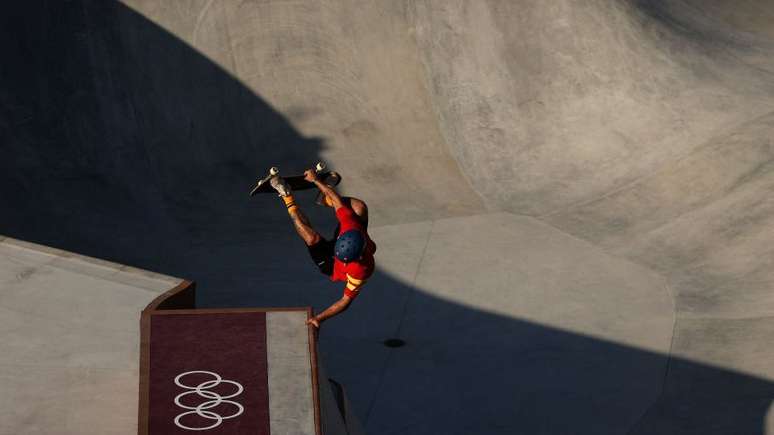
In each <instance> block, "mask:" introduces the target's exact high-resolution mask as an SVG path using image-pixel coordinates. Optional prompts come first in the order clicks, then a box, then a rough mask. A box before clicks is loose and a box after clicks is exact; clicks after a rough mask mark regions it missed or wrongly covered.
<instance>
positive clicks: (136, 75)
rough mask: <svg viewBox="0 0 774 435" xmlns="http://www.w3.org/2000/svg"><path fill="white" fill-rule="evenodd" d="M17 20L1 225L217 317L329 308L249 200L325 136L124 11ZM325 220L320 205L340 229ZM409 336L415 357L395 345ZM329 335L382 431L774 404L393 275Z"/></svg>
mask: <svg viewBox="0 0 774 435" xmlns="http://www.w3.org/2000/svg"><path fill="white" fill-rule="evenodd" d="M0 20H2V21H1V23H2V26H0V27H1V28H2V29H3V35H2V38H0V47H2V52H3V53H4V61H3V65H2V67H0V74H1V75H0V110H2V116H0V144H2V158H1V159H0V198H2V213H1V214H0V233H2V234H4V235H7V236H11V237H15V238H20V239H24V240H29V241H33V242H37V243H42V244H46V245H52V246H55V247H58V248H63V249H67V250H71V251H75V252H78V253H82V254H86V255H90V256H95V257H99V258H105V259H108V260H112V261H117V262H120V263H125V264H129V265H133V266H138V267H142V268H147V269H151V270H154V271H158V272H162V273H166V274H171V275H176V276H181V277H185V278H189V279H193V280H196V281H197V282H198V283H199V291H200V295H201V298H202V303H203V304H204V305H206V306H212V307H215V306H220V307H222V306H286V305H313V306H314V307H315V308H316V309H320V308H323V307H324V306H326V305H327V304H328V303H330V302H331V301H332V300H333V299H334V298H336V297H337V296H338V294H339V291H340V289H339V286H338V285H331V284H330V283H328V282H326V281H325V279H324V278H323V277H321V276H320V275H318V274H317V273H316V272H315V268H314V266H313V264H312V263H311V262H310V261H309V260H308V258H307V254H306V252H305V249H304V247H303V243H302V242H301V241H300V240H298V239H297V238H296V237H295V236H294V234H293V230H292V227H291V226H290V224H289V223H288V221H287V217H286V216H285V211H284V209H283V208H282V207H281V205H280V204H279V203H278V202H277V200H276V198H273V197H272V196H270V195H268V196H264V197H258V198H254V199H252V200H250V199H249V198H248V197H247V192H248V191H249V189H250V187H251V183H252V182H253V181H254V179H255V178H256V176H257V175H258V174H257V172H258V171H259V170H262V169H263V168H267V167H268V166H271V165H278V166H281V167H286V168H288V169H291V170H295V169H301V167H302V166H304V165H307V164H309V163H313V162H314V161H315V160H316V159H318V157H319V156H320V153H321V151H323V149H324V141H323V140H322V139H320V138H309V137H304V136H303V135H301V134H300V133H299V132H298V131H296V130H295V129H294V128H293V126H292V125H291V124H290V122H288V120H287V119H286V118H285V117H284V116H283V115H282V114H280V113H277V112H276V111H275V110H274V109H273V108H272V107H271V105H270V104H269V103H268V102H266V101H264V100H263V99H261V97H259V96H257V95H255V94H253V93H252V92H251V91H250V90H249V89H247V88H245V87H244V86H243V85H242V84H240V82H239V81H238V80H237V79H235V78H234V77H233V76H232V75H230V74H228V73H227V72H226V71H224V70H222V69H221V68H220V67H218V66H217V65H215V64H213V63H212V62H210V61H209V60H208V59H206V58H205V57H203V56H202V55H200V54H199V53H197V52H196V51H194V50H192V49H191V48H190V47H189V46H187V45H186V44H185V43H183V42H182V41H180V40H179V39H177V38H176V37H175V36H173V35H171V34H170V33H168V32H166V31H165V30H163V29H161V28H159V27H158V26H156V25H155V24H153V23H151V22H150V21H148V20H147V19H145V18H143V17H142V16H140V15H138V14H136V13H135V12H133V11H132V10H130V9H128V8H127V7H125V6H123V5H121V4H120V3H118V2H88V1H85V2H23V3H18V4H16V5H14V6H13V7H6V8H5V10H4V14H3V15H2V18H0ZM345 182H346V180H345ZM299 196H300V197H301V200H302V202H304V203H309V204H311V196H312V194H311V193H309V194H307V193H303V194H301V195H299ZM367 199H368V198H366V200H367ZM307 201H308V202H307ZM322 212H323V211H322V210H320V211H317V210H310V214H312V219H313V221H315V222H318V223H320V224H321V225H322V226H323V227H324V230H323V231H324V232H325V233H326V234H327V233H329V232H330V230H331V229H332V228H333V224H334V222H333V220H332V217H331V216H330V215H328V214H323V213H322ZM377 243H378V240H377ZM404 307H408V309H406V310H405V311H404V310H403V308H404ZM394 336H398V337H400V338H402V339H404V340H406V342H407V343H408V344H407V346H406V347H403V348H399V349H388V348H386V347H384V346H383V345H382V343H381V342H382V340H384V339H386V338H390V337H394ZM321 339H322V341H321V343H322V344H321V345H322V349H321V350H322V354H323V357H324V361H326V364H327V366H328V371H329V372H330V374H331V375H332V376H333V377H334V378H336V379H338V380H339V381H341V382H342V383H343V384H344V385H345V386H346V387H347V390H348V394H349V395H350V399H351V401H352V403H353V405H354V407H355V410H356V412H357V413H358V416H359V417H360V418H361V420H362V421H363V422H364V425H365V426H366V428H367V431H368V432H369V433H371V434H388V433H389V434H392V433H402V434H403V433H408V434H438V433H443V434H470V433H487V434H512V433H529V434H569V433H572V434H608V433H610V434H613V433H618V434H620V433H630V434H705V435H707V434H731V433H736V434H750V435H755V434H764V433H765V432H766V428H765V418H766V414H767V411H768V408H769V406H770V403H771V400H772V398H773V397H774V383H772V382H771V381H769V380H766V379H761V378H756V377H752V376H747V375H744V374H741V373H736V372H732V371H728V370H723V369H720V368H715V367H712V366H708V365H704V364H700V363H696V362H691V361H687V360H682V359H676V358H675V359H671V360H670V359H669V358H668V356H667V355H662V354H658V353H653V352H647V351H642V350H638V349H635V348H631V347H628V346H625V345H621V344H616V343H612V342H608V341H604V340H598V339H594V338H591V337H588V336H584V335H579V334H574V333H572V332H568V331H561V330H557V329H553V328H551V327H547V326H544V325H538V324H534V323H530V322H525V321H521V320H518V319H514V318H510V317H507V316H502V315H496V314H492V313H489V312H486V311H481V310H479V309H476V308H475V307H471V306H464V305H459V304H455V303H453V302H450V301H446V300H443V299H440V298H437V297H435V296H433V295H431V294H428V293H426V292H424V291H423V290H422V289H418V288H414V287H413V286H412V285H410V284H408V283H405V282H402V281H400V280H397V279H395V278H393V277H391V276H390V275H388V274H384V273H377V275H376V276H375V277H374V278H373V279H372V281H371V283H370V284H369V289H368V294H364V295H363V297H361V298H360V299H359V300H358V301H357V303H356V305H355V307H354V308H353V309H352V310H350V311H349V312H347V313H346V314H344V315H343V316H342V317H341V318H340V319H337V320H336V321H332V322H330V323H329V324H328V325H326V328H325V329H324V331H323V333H322V337H321ZM667 378H671V379H669V382H665V380H666V379H667ZM661 385H669V386H670V387H669V389H668V390H666V391H663V392H662V393H661V394H660V396H659V397H658V399H657V400H656V397H653V392H654V391H656V394H658V391H659V389H660V386H661ZM649 395H650V396H649ZM653 400H655V405H653V406H650V407H648V406H647V405H644V404H648V403H651V402H653ZM629 428H634V429H631V430H630V429H629Z"/></svg>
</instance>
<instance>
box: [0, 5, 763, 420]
mask: <svg viewBox="0 0 774 435" xmlns="http://www.w3.org/2000/svg"><path fill="white" fill-rule="evenodd" d="M7 9H8V11H7V13H6V14H4V15H3V17H2V18H0V19H1V20H3V21H2V23H0V24H2V26H0V28H2V29H3V30H4V31H5V32H6V33H5V34H4V35H3V37H2V38H0V47H2V49H3V53H4V58H5V60H6V62H4V67H3V68H2V69H0V74H2V76H0V77H1V80H0V110H2V113H3V116H1V117H0V134H2V136H0V138H1V139H2V140H0V143H2V146H3V151H4V152H3V155H4V157H5V158H3V159H0V198H2V199H3V205H4V209H3V213H2V214H0V233H4V234H7V235H9V236H12V237H16V238H23V239H28V240H32V241H36V242H41V243H45V244H48V245H53V246H57V247H62V248H66V249H68V250H72V251H76V252H80V253H85V254H88V255H92V256H98V257H101V258H107V259H110V260H114V261H118V262H121V263H125V264H130V265H133V266H138V267H143V268H148V269H152V270H157V271H160V272H163V273H167V274H171V275H174V276H183V277H186V278H188V279H192V280H195V281H197V282H198V284H199V290H200V292H199V295H200V296H201V299H200V301H201V302H203V303H204V304H207V305H209V306H264V305H278V306H282V305H294V306H297V305H306V304H312V305H314V306H315V307H316V308H318V309H319V308H323V307H324V306H326V305H327V304H328V303H330V302H331V301H332V300H333V299H334V298H336V297H337V296H338V295H339V294H340V289H339V288H338V287H337V286H332V285H331V284H329V283H327V282H326V281H325V280H324V278H322V277H320V276H319V275H318V274H316V273H315V271H314V268H313V266H312V265H311V263H310V262H309V260H308V258H307V256H306V252H305V249H304V247H303V244H302V243H301V242H300V241H299V240H298V239H297V237H295V235H294V234H293V230H292V227H291V225H290V224H289V223H288V221H287V217H286V216H285V212H284V210H283V207H282V206H281V205H280V204H279V203H278V200H277V199H276V198H274V197H272V196H271V195H268V196H265V197H258V198H253V199H251V200H248V199H247V197H246V193H247V191H248V190H249V188H250V186H251V183H252V182H253V181H254V179H255V178H256V177H257V176H258V175H259V173H260V172H261V171H263V170H264V168H267V167H269V166H272V165H277V166H280V167H281V168H282V169H283V170H285V171H288V172H292V171H296V170H300V169H302V168H303V167H305V166H308V165H310V164H313V163H314V162H315V161H316V160H317V159H325V160H328V161H329V162H330V163H331V164H332V165H333V166H334V167H335V168H336V169H337V170H339V171H340V172H341V173H342V174H344V182H343V184H342V189H343V190H344V191H345V192H346V193H348V194H352V195H355V196H359V197H362V198H363V199H365V200H366V201H367V202H368V204H369V206H370V215H371V226H370V228H372V232H373V236H374V239H375V241H376V243H377V244H378V245H379V251H378V252H377V263H378V264H379V272H378V273H377V275H376V276H375V277H374V278H373V279H372V280H371V282H370V283H369V284H368V290H367V291H368V293H366V290H364V293H363V295H362V296H361V298H360V299H359V300H358V301H357V303H356V305H355V306H353V308H352V309H351V310H350V311H348V312H347V313H345V314H344V315H343V316H342V317H340V318H338V319H336V320H334V321H331V322H329V323H328V324H326V325H325V328H324V329H323V331H322V335H321V346H322V349H321V351H322V353H323V355H322V356H323V360H324V361H325V363H326V366H327V369H328V372H329V374H330V376H331V377H333V378H335V379H337V380H339V381H341V382H342V383H343V384H344V385H345V386H346V387H347V392H348V395H349V398H350V399H351V401H352V406H353V408H354V410H355V411H356V413H357V414H358V416H359V417H360V420H361V422H362V423H363V424H364V426H365V430H366V432H367V433H370V434H391V433H401V434H404V433H405V434H436V433H448V434H455V433H459V434H467V433H491V434H511V433H531V434H560V433H561V434H566V433H578V434H599V433H620V434H653V433H658V434H730V433H738V434H753V435H758V434H772V433H774V415H772V413H771V412H770V411H769V409H770V406H771V400H772V397H774V383H772V379H773V378H774V363H772V361H774V350H772V348H771V347H770V346H768V342H769V340H768V339H769V337H770V336H771V333H772V328H774V320H772V319H774V317H772V309H774V307H773V306H772V294H774V293H773V292H772V283H774V267H772V266H774V248H772V246H774V244H773V243H772V241H774V213H772V212H774V201H772V196H771V191H772V187H774V186H773V185H772V184H773V183H774V175H772V174H774V171H772V152H773V148H772V139H771V138H772V137H774V135H772V113H774V75H773V74H772V73H774V64H772V62H774V61H772V59H774V57H772V52H773V50H772V49H774V45H773V42H774V40H772V32H771V28H772V26H771V24H772V17H774V6H772V5H771V4H770V2H766V1H763V0H744V1H739V2H722V1H716V0H711V1H698V0H590V1H586V2H575V1H571V0H557V1H551V2H540V1H534V0H532V1H528V0H519V1H495V0H482V1H476V2H465V1H440V0H439V1H433V0H415V1H408V0H406V1H368V2H363V1H347V0H337V1H329V2H287V1H264V2H213V1H204V0H203V1H177V0H173V1H157V0H147V1H143V0H135V1H127V2H125V3H118V2H99V3H92V2H81V1H75V2H69V3H61V4H60V3H57V2H25V3H24V4H23V5H21V4H19V5H15V6H14V7H9V8H7ZM298 196H299V199H300V202H301V204H302V207H304V208H306V209H307V210H309V213H310V215H311V218H312V221H313V222H314V223H316V224H317V225H319V226H320V227H321V228H322V230H323V231H324V232H325V233H330V231H331V230H332V228H333V222H332V219H331V216H330V215H329V214H326V213H325V210H319V209H315V208H313V207H312V206H311V198H312V197H313V194H312V193H299V195H298ZM306 204H309V206H308V207H307V206H306ZM393 336H399V337H400V338H402V339H404V340H406V342H407V343H408V344H407V346H406V347H404V348H399V349H388V348H386V347H384V346H383V345H382V344H381V341H382V340H384V339H386V338H389V337H393ZM43 337H46V336H45V335H44V336H43ZM6 375H8V374H6Z"/></svg>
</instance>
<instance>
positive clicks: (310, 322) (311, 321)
mask: <svg viewBox="0 0 774 435" xmlns="http://www.w3.org/2000/svg"><path fill="white" fill-rule="evenodd" d="M306 324H307V325H312V326H314V327H315V329H320V321H319V320H317V319H316V318H314V317H312V318H311V319H309V320H307V321H306Z"/></svg>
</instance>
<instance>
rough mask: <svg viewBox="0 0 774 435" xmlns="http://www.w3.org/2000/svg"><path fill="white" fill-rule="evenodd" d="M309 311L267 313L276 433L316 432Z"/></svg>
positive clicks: (272, 417)
mask: <svg viewBox="0 0 774 435" xmlns="http://www.w3.org/2000/svg"><path fill="white" fill-rule="evenodd" d="M306 318H307V314H306V312H303V311H289V312H283V311H274V312H273V311H270V312H268V313H266V362H267V371H268V379H269V427H270V428H271V431H272V433H277V434H281V433H287V434H291V433H292V434H298V435H314V433H315V428H314V401H313V400H312V376H311V373H312V364H311V363H312V360H311V358H310V356H309V330H308V328H307V327H306V324H305V323H304V322H306Z"/></svg>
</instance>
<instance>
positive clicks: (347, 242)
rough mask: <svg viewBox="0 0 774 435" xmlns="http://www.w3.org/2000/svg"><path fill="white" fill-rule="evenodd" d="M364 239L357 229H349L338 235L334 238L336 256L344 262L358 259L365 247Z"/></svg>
mask: <svg viewBox="0 0 774 435" xmlns="http://www.w3.org/2000/svg"><path fill="white" fill-rule="evenodd" d="M365 245H366V240H365V237H363V233H362V232H360V231H359V230H349V231H346V232H344V233H341V235H339V238H337V239H336V246H335V248H334V252H335V254H336V258H338V259H339V260H340V261H343V262H344V263H349V262H350V261H355V260H358V259H360V257H361V256H362V255H363V250H364V249H365Z"/></svg>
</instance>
